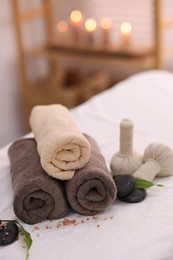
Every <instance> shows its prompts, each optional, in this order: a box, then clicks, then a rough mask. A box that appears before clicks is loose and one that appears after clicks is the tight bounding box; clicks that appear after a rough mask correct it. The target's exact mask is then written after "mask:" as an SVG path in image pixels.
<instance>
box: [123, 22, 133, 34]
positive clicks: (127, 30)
mask: <svg viewBox="0 0 173 260" xmlns="http://www.w3.org/2000/svg"><path fill="white" fill-rule="evenodd" d="M131 31H132V26H131V24H130V23H126V22H125V23H122V25H121V32H122V33H123V34H129V33H130V32H131Z"/></svg>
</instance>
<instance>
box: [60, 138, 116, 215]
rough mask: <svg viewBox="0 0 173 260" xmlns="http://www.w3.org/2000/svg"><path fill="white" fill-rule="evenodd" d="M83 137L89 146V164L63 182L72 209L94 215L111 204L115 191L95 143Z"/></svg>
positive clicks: (91, 139)
mask: <svg viewBox="0 0 173 260" xmlns="http://www.w3.org/2000/svg"><path fill="white" fill-rule="evenodd" d="M85 137H86V138H87V140H88V141H89V143H90V145H91V156H90V159H89V162H88V163H87V164H86V165H85V167H84V168H82V169H79V170H77V171H76V173H75V175H74V176H73V178H72V179H71V180H69V181H66V182H65V183H66V184H65V190H66V195H67V199H68V201H69V204H70V206H71V207H72V209H74V210H75V211H76V212H78V213H81V214H84V215H94V214H97V213H99V212H101V211H103V210H105V209H106V207H108V206H109V205H110V204H112V203H113V201H114V200H115V198H116V194H117V190H116V186H115V183H114V181H113V179H112V176H111V174H110V173H109V171H108V169H107V166H106V163H105V160H104V157H103V156H102V154H101V152H100V149H99V147H98V145H97V143H96V142H95V140H94V139H93V138H91V137H90V136H88V135H86V134H85Z"/></svg>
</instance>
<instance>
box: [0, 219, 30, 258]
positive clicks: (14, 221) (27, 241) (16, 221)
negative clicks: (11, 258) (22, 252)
mask: <svg viewBox="0 0 173 260" xmlns="http://www.w3.org/2000/svg"><path fill="white" fill-rule="evenodd" d="M3 222H5V223H8V222H13V223H15V224H16V225H17V226H18V227H19V228H20V230H21V231H22V233H23V235H24V237H25V241H26V246H27V252H26V258H25V259H26V260H28V258H29V250H30V247H31V245H32V239H31V236H30V233H29V232H27V231H26V230H25V229H24V227H23V226H22V225H21V224H20V223H19V221H18V220H17V219H15V220H0V223H3Z"/></svg>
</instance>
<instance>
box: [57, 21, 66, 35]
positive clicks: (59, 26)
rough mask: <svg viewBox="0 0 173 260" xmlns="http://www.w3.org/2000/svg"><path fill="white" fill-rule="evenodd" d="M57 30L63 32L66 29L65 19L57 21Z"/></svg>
mask: <svg viewBox="0 0 173 260" xmlns="http://www.w3.org/2000/svg"><path fill="white" fill-rule="evenodd" d="M57 30H58V31H59V32H61V33H65V32H67V30H68V23H67V22H66V21H59V22H58V23H57Z"/></svg>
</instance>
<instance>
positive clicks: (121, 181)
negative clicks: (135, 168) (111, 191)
mask: <svg viewBox="0 0 173 260" xmlns="http://www.w3.org/2000/svg"><path fill="white" fill-rule="evenodd" d="M114 181H115V184H116V186H117V197H118V199H119V200H121V201H124V202H128V203H137V202H141V201H143V200H144V199H145V197H146V195H147V192H146V190H145V189H137V188H135V178H134V177H133V176H131V175H118V176H116V177H115V178H114Z"/></svg>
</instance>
